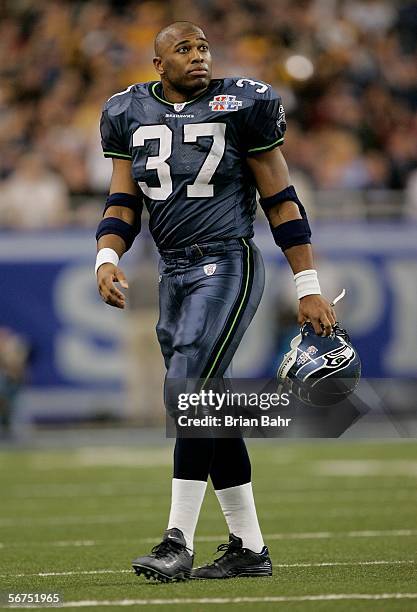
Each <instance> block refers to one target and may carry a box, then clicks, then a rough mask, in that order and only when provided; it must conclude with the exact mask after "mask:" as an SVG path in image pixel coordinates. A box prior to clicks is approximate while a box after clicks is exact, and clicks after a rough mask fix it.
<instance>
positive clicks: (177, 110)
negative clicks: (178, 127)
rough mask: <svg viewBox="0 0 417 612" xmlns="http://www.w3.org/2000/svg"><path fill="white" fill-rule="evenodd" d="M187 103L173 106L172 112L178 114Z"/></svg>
mask: <svg viewBox="0 0 417 612" xmlns="http://www.w3.org/2000/svg"><path fill="white" fill-rule="evenodd" d="M186 104H187V103H186V102H181V104H174V110H175V112H176V113H180V112H181V111H182V110H183V108H184V107H185V105H186Z"/></svg>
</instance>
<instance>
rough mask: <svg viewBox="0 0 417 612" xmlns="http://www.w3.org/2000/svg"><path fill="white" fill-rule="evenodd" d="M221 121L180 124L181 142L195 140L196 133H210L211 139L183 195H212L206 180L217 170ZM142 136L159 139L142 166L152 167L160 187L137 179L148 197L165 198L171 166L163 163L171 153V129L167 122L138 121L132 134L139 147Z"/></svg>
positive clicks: (221, 145) (223, 126)
mask: <svg viewBox="0 0 417 612" xmlns="http://www.w3.org/2000/svg"><path fill="white" fill-rule="evenodd" d="M225 133H226V124H225V123H189V124H186V125H184V142H185V143H187V142H197V139H198V138H199V137H200V136H212V137H213V143H212V145H211V149H210V151H209V152H208V155H207V157H206V159H205V160H204V163H203V165H202V166H201V168H200V171H199V173H198V174H197V176H196V178H195V181H194V183H192V184H191V185H187V197H189V198H206V197H212V196H213V195H214V187H213V185H210V184H209V182H210V180H211V179H212V177H213V174H214V173H215V172H216V170H217V166H218V165H219V163H220V161H221V159H222V157H223V153H224V149H225V146H226V139H225ZM145 140H159V154H158V155H151V156H149V157H148V159H147V161H146V166H145V169H146V170H156V171H157V173H158V180H159V183H160V185H161V186H160V187H149V186H148V185H147V184H146V183H145V182H143V181H139V182H138V184H139V187H140V188H141V189H142V191H143V193H144V194H145V195H146V196H148V198H151V199H152V200H166V199H167V198H168V197H169V196H170V195H171V193H172V178H171V168H170V167H169V164H168V163H167V160H168V158H169V157H170V155H171V153H172V131H171V130H170V128H169V127H168V126H167V125H141V126H140V127H139V128H138V129H137V130H136V132H135V133H134V134H133V146H134V147H142V146H143V145H144V144H145Z"/></svg>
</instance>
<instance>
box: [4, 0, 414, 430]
mask: <svg viewBox="0 0 417 612" xmlns="http://www.w3.org/2000/svg"><path fill="white" fill-rule="evenodd" d="M183 19H187V20H191V21H194V22H196V23H198V24H200V25H201V26H202V27H203V28H204V30H205V31H206V34H207V36H208V39H209V41H210V43H211V47H212V53H213V58H214V77H225V76H232V75H234V76H240V77H247V78H253V79H257V80H258V79H262V80H264V81H266V82H268V83H271V84H272V85H273V86H274V88H275V89H276V90H277V91H278V92H279V93H280V95H281V96H282V99H283V104H284V107H285V110H286V115H287V122H288V129H287V134H286V141H285V144H284V146H283V153H284V155H285V157H286V159H287V161H288V165H289V167H290V171H291V177H292V181H293V182H294V184H295V185H296V187H297V191H298V192H299V194H300V197H301V199H302V201H303V202H304V203H305V206H306V208H307V210H308V212H309V217H310V218H311V220H312V225H313V232H314V233H313V238H314V245H315V249H316V254H317V267H318V268H319V270H320V278H321V284H322V289H323V291H324V293H325V295H326V296H327V297H329V298H332V297H335V296H336V295H338V293H339V292H340V291H341V289H342V288H343V287H344V288H346V290H347V296H346V298H345V299H344V300H343V301H342V302H341V303H340V305H339V304H338V306H337V313H338V316H339V318H340V320H341V322H342V324H344V325H345V326H346V327H347V329H348V330H349V332H350V333H351V335H352V339H353V341H354V342H355V344H356V346H357V348H358V350H359V352H360V354H361V357H362V362H363V370H364V376H366V377H371V378H397V379H398V380H400V379H404V378H408V379H410V380H411V381H414V383H413V384H415V385H417V331H416V330H417V326H416V324H415V304H416V301H417V36H416V31H417V2H416V1H415V0H404V1H400V0H398V1H388V0H350V1H348V0H296V1H294V0H291V1H290V0H276V1H274V2H271V1H270V0H195V2H193V3H190V2H188V0H187V1H185V0H171V1H168V2H167V1H159V0H152V1H140V0H135V2H131V1H129V0H125V1H117V2H116V1H110V0H109V1H108V2H105V1H104V2H93V1H82V2H81V1H72V2H69V1H66V0H60V1H52V0H50V1H48V0H45V1H44V2H34V1H33V0H18V1H16V0H14V1H13V2H12V1H11V0H5V1H4V2H2V3H1V6H0V153H1V155H0V261H1V275H0V286H1V291H2V299H1V302H0V340H1V342H0V417H1V422H2V423H3V425H4V426H8V424H10V421H11V420H13V415H17V414H20V415H21V416H22V418H24V419H27V420H30V421H33V420H35V419H36V420H38V421H39V420H43V421H51V420H52V421H54V420H55V421H61V422H62V421H65V420H67V421H70V420H85V419H89V420H91V419H92V418H95V419H100V418H101V419H103V418H106V417H111V418H120V419H122V421H125V420H127V419H131V418H135V419H136V420H137V421H138V422H139V423H140V424H152V423H153V422H155V420H156V421H158V419H159V422H161V419H162V417H163V408H162V385H161V382H162V379H163V364H162V359H161V356H160V353H159V349H158V346H157V344H156V338H155V331H154V328H155V324H156V320H157V298H156V291H157V284H158V279H157V257H156V253H155V251H154V249H153V247H152V246H151V245H150V240H149V235H148V234H147V231H146V215H145V220H144V228H145V229H144V231H143V232H142V235H141V236H140V237H139V239H138V240H137V243H136V245H135V248H134V250H133V251H132V253H131V254H129V256H128V257H126V258H124V260H123V267H124V268H126V272H127V273H128V277H129V282H130V289H129V309H128V310H127V311H126V312H121V311H117V310H114V309H111V308H110V307H108V306H105V305H104V304H103V303H102V302H101V301H100V298H99V296H98V294H97V289H96V286H95V279H94V274H93V267H94V257H95V240H94V234H95V229H96V226H97V224H98V221H99V219H100V218H101V214H102V210H103V204H104V201H105V197H106V193H107V190H108V186H109V180H110V175H111V161H110V160H106V159H104V158H103V156H102V152H101V147H100V138H99V119H100V114H101V109H102V107H103V104H104V102H105V101H106V99H107V98H108V97H110V96H111V95H113V94H114V93H115V92H117V91H121V90H124V89H126V87H127V86H128V85H130V84H131V83H135V82H140V81H148V80H156V79H157V75H156V73H155V72H154V70H153V66H152V56H153V39H154V37H155V34H156V33H157V32H158V30H159V29H160V28H162V27H163V26H165V25H166V24H167V23H170V22H172V21H175V20H183ZM255 242H257V244H258V245H259V246H260V247H261V249H262V252H263V254H264V257H265V260H266V264H267V286H266V290H265V294H264V298H263V300H262V303H261V306H260V308H259V311H258V313H257V315H256V318H255V320H254V322H253V324H252V325H251V327H250V328H249V330H248V332H247V334H246V336H245V339H244V343H243V344H242V346H241V347H240V349H239V351H238V354H237V355H236V359H235V363H234V375H235V376H244V377H250V376H269V375H271V374H272V373H273V372H274V369H275V367H276V365H277V364H278V363H279V361H280V359H281V356H282V354H283V353H284V352H285V351H286V350H287V347H288V342H289V340H290V339H291V338H292V337H293V336H294V335H295V334H296V332H297V328H296V325H295V320H296V319H295V317H296V308H297V304H296V300H295V292H294V287H293V282H292V279H291V275H290V272H289V268H288V266H287V265H286V263H285V260H284V258H283V257H282V256H281V255H280V254H279V253H277V250H276V246H275V245H274V244H273V243H272V240H271V238H270V235H269V232H268V228H267V226H266V224H265V221H264V219H263V218H262V214H260V215H259V218H258V220H257V224H256V233H255ZM155 415H156V416H155ZM0 428H1V424H0Z"/></svg>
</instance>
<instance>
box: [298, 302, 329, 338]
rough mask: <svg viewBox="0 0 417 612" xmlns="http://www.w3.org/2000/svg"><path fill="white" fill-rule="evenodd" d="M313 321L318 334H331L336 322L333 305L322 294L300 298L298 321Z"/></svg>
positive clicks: (300, 323)
mask: <svg viewBox="0 0 417 612" xmlns="http://www.w3.org/2000/svg"><path fill="white" fill-rule="evenodd" d="M306 321H311V324H312V325H313V327H314V331H315V332H316V334H317V335H318V336H329V335H330V334H331V333H332V326H333V325H334V324H335V323H336V314H335V311H334V310H333V307H332V306H331V305H330V304H329V302H328V301H327V300H326V299H324V297H322V296H321V295H306V296H304V297H303V298H301V300H300V304H299V307H298V323H299V325H303V323H305V322H306Z"/></svg>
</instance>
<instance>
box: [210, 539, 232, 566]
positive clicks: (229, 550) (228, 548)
mask: <svg viewBox="0 0 417 612" xmlns="http://www.w3.org/2000/svg"><path fill="white" fill-rule="evenodd" d="M223 551H225V552H224V554H223V555H222V556H221V557H219V558H218V559H214V561H213V563H212V564H211V565H217V564H218V563H219V562H220V561H221V560H222V559H225V558H226V557H227V556H228V555H236V554H237V549H236V546H235V544H234V542H225V543H224V544H220V545H219V546H218V547H217V550H216V552H215V553H214V554H215V555H217V553H218V552H223Z"/></svg>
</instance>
